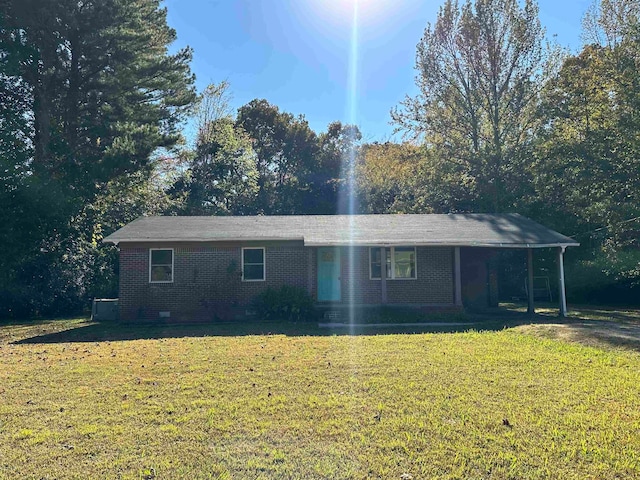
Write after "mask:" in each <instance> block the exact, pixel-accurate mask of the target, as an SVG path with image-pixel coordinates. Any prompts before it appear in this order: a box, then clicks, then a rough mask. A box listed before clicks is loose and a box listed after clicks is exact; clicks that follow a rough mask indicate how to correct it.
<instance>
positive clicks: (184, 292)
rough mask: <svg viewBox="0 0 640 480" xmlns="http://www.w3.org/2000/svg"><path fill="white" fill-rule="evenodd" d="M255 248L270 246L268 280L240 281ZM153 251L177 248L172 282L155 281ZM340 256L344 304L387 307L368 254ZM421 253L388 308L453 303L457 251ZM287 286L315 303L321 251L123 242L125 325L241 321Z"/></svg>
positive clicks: (390, 287)
mask: <svg viewBox="0 0 640 480" xmlns="http://www.w3.org/2000/svg"><path fill="white" fill-rule="evenodd" d="M252 246H253V247H265V261H266V281H264V282H243V281H241V277H240V269H241V252H242V247H252ZM149 248H173V249H174V272H173V283H149ZM341 250H342V251H341V259H342V266H341V272H342V273H341V293H342V302H341V303H343V304H345V303H349V302H351V301H352V302H353V303H354V304H357V305H362V304H373V305H376V304H380V303H381V302H382V281H381V280H370V279H369V248H368V247H354V248H353V249H349V248H342V249H341ZM350 250H352V251H353V262H350V260H349V254H350V253H349V251H350ZM416 253H417V277H418V278H417V279H415V280H391V279H388V280H387V282H386V283H387V303H388V304H415V305H431V304H433V305H451V304H453V302H454V299H453V294H454V292H453V289H454V281H453V249H452V248H444V247H442V248H440V247H439V248H427V247H418V248H417V252H416ZM351 263H352V264H353V271H351V269H350V265H351ZM284 284H289V285H295V286H298V287H302V288H305V289H307V290H308V291H309V292H310V294H311V295H312V296H313V297H316V292H317V249H316V248H305V247H304V246H303V245H302V242H280V243H275V242H270V243H269V242H268V243H256V242H251V243H245V244H201V243H192V244H141V243H138V244H133V243H129V244H120V301H119V306H120V318H121V319H122V320H123V321H134V322H135V321H144V320H147V321H152V320H158V318H159V312H170V315H171V317H170V321H172V322H176V321H212V320H215V319H218V318H222V319H228V318H234V317H235V316H236V315H237V314H243V313H245V310H246V306H248V305H250V304H251V302H252V300H253V299H254V298H255V297H256V296H257V295H258V294H259V293H261V292H262V291H264V290H265V289H267V288H269V287H273V288H278V287H280V286H282V285H284ZM243 307H245V308H243Z"/></svg>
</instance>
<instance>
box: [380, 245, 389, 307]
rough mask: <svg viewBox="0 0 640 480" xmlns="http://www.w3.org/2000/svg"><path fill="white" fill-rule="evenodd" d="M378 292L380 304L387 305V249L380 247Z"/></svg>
mask: <svg viewBox="0 0 640 480" xmlns="http://www.w3.org/2000/svg"><path fill="white" fill-rule="evenodd" d="M380 290H381V292H380V293H381V295H382V304H383V305H386V304H387V249H386V248H385V247H380Z"/></svg>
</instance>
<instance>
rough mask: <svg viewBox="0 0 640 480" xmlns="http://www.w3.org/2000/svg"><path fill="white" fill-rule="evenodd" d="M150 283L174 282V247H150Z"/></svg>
mask: <svg viewBox="0 0 640 480" xmlns="http://www.w3.org/2000/svg"><path fill="white" fill-rule="evenodd" d="M149 283H173V248H150V249H149Z"/></svg>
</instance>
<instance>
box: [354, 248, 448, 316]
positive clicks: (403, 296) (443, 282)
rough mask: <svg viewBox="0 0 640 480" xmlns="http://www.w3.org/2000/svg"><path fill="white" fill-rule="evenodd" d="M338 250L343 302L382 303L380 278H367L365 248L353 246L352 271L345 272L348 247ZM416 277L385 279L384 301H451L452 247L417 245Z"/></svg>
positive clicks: (430, 302)
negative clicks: (385, 296)
mask: <svg viewBox="0 0 640 480" xmlns="http://www.w3.org/2000/svg"><path fill="white" fill-rule="evenodd" d="M341 253H342V259H343V260H342V279H343V280H342V298H343V303H349V302H350V301H353V303H354V304H357V305H358V304H373V305H377V304H380V303H382V281H381V280H370V279H369V248H368V247H354V248H353V255H354V260H353V266H354V268H353V275H350V274H349V270H350V269H349V260H348V258H349V249H348V248H343V251H342V252H341ZM416 256H417V262H416V263H417V275H416V276H417V278H416V279H412V280H409V279H406V280H400V279H398V280H391V279H387V303H388V304H417V305H430V304H434V305H441V304H443V305H450V304H453V302H454V299H453V288H454V285H453V249H452V248H448V247H417V248H416Z"/></svg>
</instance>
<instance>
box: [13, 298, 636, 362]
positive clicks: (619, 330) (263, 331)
mask: <svg viewBox="0 0 640 480" xmlns="http://www.w3.org/2000/svg"><path fill="white" fill-rule="evenodd" d="M605 312H606V313H605ZM635 318H638V311H637V310H635V311H630V313H620V312H617V311H616V312H613V311H612V312H607V311H606V310H604V309H596V308H594V309H589V310H586V309H579V310H577V311H576V312H573V313H572V315H571V316H570V317H569V318H566V319H562V318H559V317H557V316H556V315H555V314H553V313H550V312H544V311H541V312H540V313H538V314H536V315H533V316H531V315H527V314H526V313H523V312H522V309H521V307H517V308H513V307H508V308H500V309H497V310H496V311H495V312H493V311H492V312H487V313H483V314H468V315H467V316H466V317H465V319H464V320H461V323H459V324H452V323H446V324H444V323H442V324H439V323H438V322H434V323H428V324H424V325H384V326H357V327H350V326H348V325H345V326H341V327H337V328H321V327H319V326H318V324H317V323H315V322H300V323H293V322H257V321H253V322H242V321H238V322H234V323H212V324H195V325H159V324H144V325H135V324H130V323H129V324H128V323H111V322H104V323H91V322H88V321H86V322H82V321H79V320H74V321H68V320H67V321H65V320H59V321H58V320H55V321H48V322H36V323H31V325H33V326H34V327H36V328H34V330H33V331H23V332H21V333H20V334H19V335H16V336H14V337H13V342H12V343H14V344H35V343H49V344H50V343H68V342H102V341H124V340H151V339H161V338H183V337H210V336H212V337H216V336H225V337H226V336H229V337H232V336H249V335H286V336H291V337H299V336H331V335H360V336H363V335H364V336H368V335H385V334H419V333H459V332H465V331H469V330H477V331H499V330H503V329H505V328H513V327H520V328H521V331H524V332H528V333H533V334H536V335H539V336H543V337H546V338H556V339H560V340H567V341H576V342H579V343H583V344H586V345H594V346H610V347H624V348H630V349H633V350H636V351H640V323H638V322H636V321H634V320H633V319H635ZM445 320H446V319H445V318H442V319H441V322H444V321H445ZM20 325H23V326H27V325H29V324H28V323H27V322H25V323H22V322H20ZM21 337H22V338H21Z"/></svg>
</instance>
